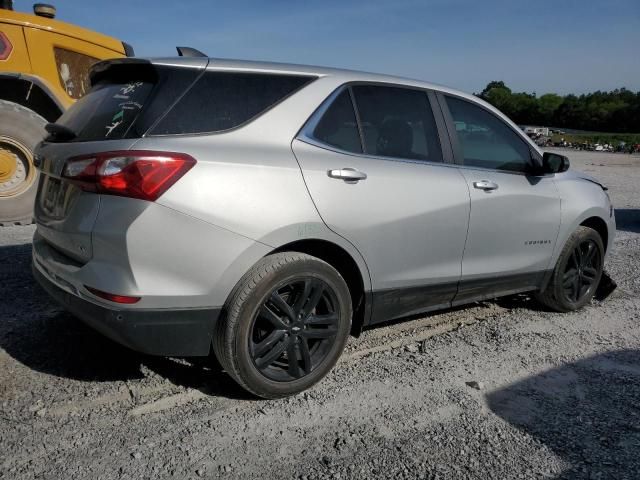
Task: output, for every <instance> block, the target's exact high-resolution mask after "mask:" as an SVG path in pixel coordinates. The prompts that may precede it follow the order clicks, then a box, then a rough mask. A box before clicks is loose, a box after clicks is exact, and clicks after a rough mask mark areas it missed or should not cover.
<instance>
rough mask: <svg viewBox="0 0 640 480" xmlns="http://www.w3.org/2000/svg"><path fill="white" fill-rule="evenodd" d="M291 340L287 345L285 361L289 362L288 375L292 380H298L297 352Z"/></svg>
mask: <svg viewBox="0 0 640 480" xmlns="http://www.w3.org/2000/svg"><path fill="white" fill-rule="evenodd" d="M297 350H298V349H297V348H296V343H295V341H294V340H293V339H291V341H290V342H289V345H287V360H288V361H289V375H291V376H292V377H293V378H300V377H301V375H300V366H299V365H298V352H297Z"/></svg>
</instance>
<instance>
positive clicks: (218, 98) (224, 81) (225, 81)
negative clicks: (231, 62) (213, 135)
mask: <svg viewBox="0 0 640 480" xmlns="http://www.w3.org/2000/svg"><path fill="white" fill-rule="evenodd" d="M313 79H314V77H308V76H299V75H273V74H261V73H242V72H208V73H205V74H204V75H203V76H202V77H201V78H200V79H199V80H198V81H197V82H196V84H195V85H194V86H193V87H192V88H191V89H190V90H189V91H188V92H187V93H186V94H185V96H184V97H183V98H182V99H180V101H179V102H178V103H177V104H176V105H175V106H174V107H173V108H172V109H171V110H170V111H169V113H168V114H167V115H166V116H165V117H164V118H163V119H162V120H161V121H160V122H159V123H158V125H156V126H155V127H154V128H153V130H152V131H151V132H150V134H151V135H172V134H193V133H208V132H220V131H224V130H229V129H231V128H235V127H238V126H240V125H242V124H245V123H247V122H249V121H250V120H252V119H253V118H255V117H257V116H258V115H260V114H261V113H263V112H264V111H265V110H267V109H268V108H270V107H272V106H273V105H275V104H276V103H278V102H280V101H281V100H283V99H284V98H285V97H287V96H288V95H291V94H292V93H293V92H295V91H296V90H298V89H300V88H302V87H303V86H305V85H307V84H308V83H309V82H311V81H312V80H313Z"/></svg>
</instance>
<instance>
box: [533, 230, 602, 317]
mask: <svg viewBox="0 0 640 480" xmlns="http://www.w3.org/2000/svg"><path fill="white" fill-rule="evenodd" d="M603 268H604V246H603V243H602V238H600V235H599V234H598V232H596V231H595V230H593V229H592V228H589V227H582V226H581V227H578V229H577V230H576V231H575V232H573V233H572V234H571V236H570V237H569V239H568V240H567V243H566V244H565V246H564V248H563V249H562V252H561V253H560V257H559V258H558V262H557V263H556V266H555V268H554V270H553V274H552V275H551V279H550V280H549V283H548V285H547V287H546V288H545V289H544V290H543V291H542V292H540V293H539V294H538V295H537V299H538V301H540V302H541V303H542V304H543V305H545V306H547V307H549V308H550V309H552V310H555V311H557V312H570V311H573V310H577V309H579V308H582V307H584V306H585V305H586V304H587V303H589V302H590V301H591V299H592V298H593V294H594V293H595V292H596V289H597V288H598V284H599V283H600V279H601V278H602V271H603Z"/></svg>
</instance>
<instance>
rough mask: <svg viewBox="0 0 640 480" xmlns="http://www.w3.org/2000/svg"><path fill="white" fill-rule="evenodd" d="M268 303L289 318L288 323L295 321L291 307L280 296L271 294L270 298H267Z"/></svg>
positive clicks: (274, 293)
mask: <svg viewBox="0 0 640 480" xmlns="http://www.w3.org/2000/svg"><path fill="white" fill-rule="evenodd" d="M269 302H270V303H271V304H273V305H274V306H275V307H276V308H277V309H278V310H280V311H281V312H282V313H284V314H285V315H286V316H287V317H289V320H290V321H292V322H294V321H295V320H296V315H295V313H294V312H293V309H292V308H291V305H289V304H288V303H287V302H286V301H285V299H284V298H282V297H281V296H280V294H279V293H278V292H273V293H272V294H271V296H270V297H269Z"/></svg>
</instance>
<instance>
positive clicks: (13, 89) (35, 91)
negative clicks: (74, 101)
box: [0, 74, 64, 122]
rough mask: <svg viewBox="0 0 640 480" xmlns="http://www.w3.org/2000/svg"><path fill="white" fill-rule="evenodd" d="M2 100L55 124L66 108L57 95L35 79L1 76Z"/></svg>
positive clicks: (8, 75) (0, 93)
mask: <svg viewBox="0 0 640 480" xmlns="http://www.w3.org/2000/svg"><path fill="white" fill-rule="evenodd" d="M0 100H6V101H9V102H13V103H17V104H18V105H21V106H23V107H25V108H28V109H29V110H31V111H33V112H35V113H37V114H38V115H40V116H41V117H42V118H44V119H45V120H47V121H48V122H55V121H56V120H57V119H58V118H59V117H60V115H62V113H63V112H64V107H63V106H62V104H61V103H60V102H59V101H58V99H57V98H56V97H55V95H54V94H53V93H51V91H50V90H49V88H48V87H47V86H46V85H45V84H43V83H42V82H41V81H39V80H38V79H37V78H35V77H29V76H24V75H18V74H3V75H0Z"/></svg>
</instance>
